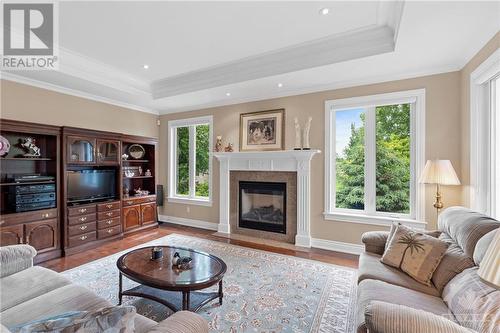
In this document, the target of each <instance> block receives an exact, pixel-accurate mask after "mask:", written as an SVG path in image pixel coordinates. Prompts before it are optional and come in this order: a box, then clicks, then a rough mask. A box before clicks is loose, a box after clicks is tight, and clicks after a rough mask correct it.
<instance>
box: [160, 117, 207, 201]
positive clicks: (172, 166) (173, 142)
mask: <svg viewBox="0 0 500 333" xmlns="http://www.w3.org/2000/svg"><path fill="white" fill-rule="evenodd" d="M205 124H208V126H209V134H208V137H209V142H208V151H209V158H208V199H204V198H201V197H196V195H195V193H194V192H195V177H193V175H195V174H196V140H195V139H196V137H195V131H194V130H193V129H194V127H193V126H196V125H205ZM178 127H189V174H190V177H189V182H190V184H189V191H190V194H189V195H179V194H177V193H176V192H177V191H176V189H177V168H176V165H177V128H178ZM212 148H213V116H204V117H195V118H187V119H177V120H170V121H169V122H168V184H169V186H168V192H167V193H168V196H167V202H170V203H181V204H192V205H200V206H208V207H211V206H212V203H213V199H212V155H211V154H210V152H211V151H212Z"/></svg>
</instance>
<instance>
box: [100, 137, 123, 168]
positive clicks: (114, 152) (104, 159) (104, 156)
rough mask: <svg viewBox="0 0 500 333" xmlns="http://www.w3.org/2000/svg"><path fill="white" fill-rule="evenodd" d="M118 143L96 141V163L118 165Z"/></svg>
mask: <svg viewBox="0 0 500 333" xmlns="http://www.w3.org/2000/svg"><path fill="white" fill-rule="evenodd" d="M120 145H121V144H120V141H111V140H97V163H100V164H120V159H121V154H120Z"/></svg>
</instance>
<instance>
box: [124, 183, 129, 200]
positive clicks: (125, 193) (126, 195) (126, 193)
mask: <svg viewBox="0 0 500 333" xmlns="http://www.w3.org/2000/svg"><path fill="white" fill-rule="evenodd" d="M128 193H129V189H128V187H126V186H125V187H124V188H123V197H124V198H128V196H129V194H128Z"/></svg>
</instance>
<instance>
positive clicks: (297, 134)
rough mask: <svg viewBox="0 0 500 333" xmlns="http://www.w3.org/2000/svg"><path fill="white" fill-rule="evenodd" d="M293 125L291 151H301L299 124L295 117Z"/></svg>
mask: <svg viewBox="0 0 500 333" xmlns="http://www.w3.org/2000/svg"><path fill="white" fill-rule="evenodd" d="M294 124H295V148H293V150H301V149H302V142H301V136H300V124H299V119H298V118H297V117H295V120H294Z"/></svg>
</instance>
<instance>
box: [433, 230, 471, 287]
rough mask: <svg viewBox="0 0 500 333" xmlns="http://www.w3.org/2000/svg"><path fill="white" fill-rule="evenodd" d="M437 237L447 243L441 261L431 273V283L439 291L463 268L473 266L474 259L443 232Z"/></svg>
mask: <svg viewBox="0 0 500 333" xmlns="http://www.w3.org/2000/svg"><path fill="white" fill-rule="evenodd" d="M439 238H440V239H441V240H443V241H445V242H447V243H448V244H449V246H448V249H446V252H445V253H444V256H443V258H442V259H441V262H440V263H439V265H438V267H437V268H436V270H435V271H434V275H432V283H433V284H434V286H435V287H436V288H437V290H439V291H440V292H442V291H443V289H444V287H445V286H446V284H447V283H448V282H450V280H451V279H453V278H454V277H455V276H456V275H457V274H459V273H461V272H462V271H463V270H464V269H467V268H470V267H474V261H473V260H472V259H471V258H470V257H469V256H467V255H466V254H465V253H464V251H463V250H462V248H461V247H460V246H459V245H458V244H457V243H455V241H453V239H451V238H450V237H449V236H448V235H446V234H445V233H443V234H441V236H439Z"/></svg>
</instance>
